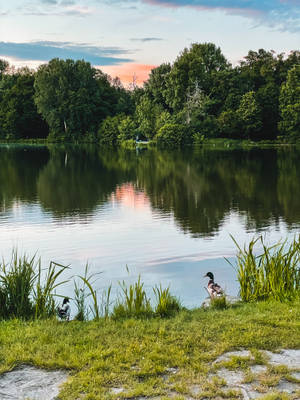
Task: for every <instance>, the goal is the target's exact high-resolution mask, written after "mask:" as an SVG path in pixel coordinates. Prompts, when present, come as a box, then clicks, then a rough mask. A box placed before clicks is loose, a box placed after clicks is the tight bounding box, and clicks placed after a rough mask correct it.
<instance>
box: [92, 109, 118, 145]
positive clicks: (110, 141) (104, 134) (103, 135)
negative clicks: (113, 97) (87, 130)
mask: <svg viewBox="0 0 300 400" xmlns="http://www.w3.org/2000/svg"><path fill="white" fill-rule="evenodd" d="M122 117H123V115H121V114H118V115H115V116H114V117H106V118H105V120H104V121H102V123H101V125H100V128H99V130H98V139H99V143H100V144H104V145H109V146H115V145H116V144H117V143H118V137H119V134H120V132H119V123H120V121H121V119H122Z"/></svg>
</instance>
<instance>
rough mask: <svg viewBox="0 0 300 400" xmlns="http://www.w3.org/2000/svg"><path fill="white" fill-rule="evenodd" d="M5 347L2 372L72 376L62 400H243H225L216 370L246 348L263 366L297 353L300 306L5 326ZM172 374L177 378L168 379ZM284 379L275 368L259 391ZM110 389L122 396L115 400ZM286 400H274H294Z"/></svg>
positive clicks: (0, 353) (0, 334)
mask: <svg viewBox="0 0 300 400" xmlns="http://www.w3.org/2000/svg"><path fill="white" fill-rule="evenodd" d="M0 343H1V346H0V360H1V363H0V372H4V371H8V370H11V369H12V368H14V367H16V366H17V365H19V364H23V363H26V364H32V365H36V366H40V367H43V368H47V369H55V368H64V369H67V370H68V371H69V372H70V378H69V379H68V381H67V382H66V383H65V384H64V385H63V387H62V389H61V393H60V399H61V400H74V399H85V400H87V399H90V400H91V399H93V400H98V399H101V400H102V399H103V400H110V399H117V398H118V399H123V398H126V399H130V398H131V399H134V398H137V397H138V396H147V397H151V396H153V397H154V396H158V398H161V399H170V398H171V395H170V393H173V394H174V396H175V397H174V398H175V399H180V398H181V399H183V397H182V396H192V393H191V390H192V389H191V388H192V387H193V386H194V385H198V386H199V388H200V394H199V395H197V396H196V398H199V399H201V398H202V399H203V398H209V399H218V398H219V399H220V398H230V399H240V397H239V394H238V393H237V392H233V391H232V392H231V393H229V394H228V393H227V394H226V388H225V387H224V382H223V381H222V379H219V378H213V379H209V374H210V373H213V372H215V370H216V366H215V365H214V364H212V362H213V361H214V360H215V359H216V358H217V357H218V356H220V355H221V354H222V353H224V352H227V351H231V350H234V349H239V348H245V349H249V350H250V351H251V353H252V354H253V356H254V357H255V358H258V360H259V362H260V363H263V364H264V363H266V361H265V360H264V359H263V358H262V357H261V356H260V355H259V350H264V349H266V350H278V349H281V348H299V346H300V302H299V300H295V301H294V302H285V303H281V302H258V303H247V304H239V305H236V306H232V307H229V308H228V309H225V310H203V309H196V310H193V311H188V310H183V311H180V312H179V313H177V314H176V316H175V317H173V318H168V319H161V318H151V319H136V318H131V319H123V320H113V319H104V318H100V319H99V320H98V321H86V322H79V321H70V322H59V321H57V320H55V319H48V320H35V321H20V320H10V321H2V322H0ZM252 364H253V360H250V359H247V358H243V359H239V358H237V357H236V358H234V359H233V360H232V361H231V364H230V365H231V368H232V369H242V370H243V371H247V368H248V367H249V366H250V365H252ZM168 368H174V369H175V371H176V373H174V374H172V373H168ZM286 374H287V371H286V369H284V368H283V369H280V368H279V369H278V368H277V369H271V368H269V369H268V371H267V373H265V375H264V376H262V377H261V382H260V387H261V388H262V389H263V390H268V392H267V393H271V392H272V390H273V386H272V385H274V384H275V383H276V382H277V381H278V379H280V377H281V376H283V377H284V376H286ZM112 388H124V392H122V393H120V394H118V395H113V394H112V392H111V389H112ZM266 388H267V389H266ZM268 388H269V389H268ZM262 395H263V393H262ZM180 396H181V397H180ZM272 396H273V394H272ZM274 396H275V394H274ZM278 396H279V395H278ZM280 396H281V397H270V395H269V399H277V398H278V399H292V397H289V396H288V397H284V396H283V395H280ZM193 397H194V396H193ZM267 398H268V397H267ZM294 398H295V397H294Z"/></svg>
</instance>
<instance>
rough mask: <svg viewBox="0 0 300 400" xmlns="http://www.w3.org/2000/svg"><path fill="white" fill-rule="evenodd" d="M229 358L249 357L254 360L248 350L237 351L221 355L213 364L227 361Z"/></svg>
mask: <svg viewBox="0 0 300 400" xmlns="http://www.w3.org/2000/svg"><path fill="white" fill-rule="evenodd" d="M231 357H249V358H250V359H251V360H254V357H253V356H252V354H251V352H250V351H249V350H237V351H229V352H228V353H224V354H222V355H221V356H220V357H218V358H217V359H216V360H215V361H214V364H215V363H219V362H221V361H229V360H230V359H231Z"/></svg>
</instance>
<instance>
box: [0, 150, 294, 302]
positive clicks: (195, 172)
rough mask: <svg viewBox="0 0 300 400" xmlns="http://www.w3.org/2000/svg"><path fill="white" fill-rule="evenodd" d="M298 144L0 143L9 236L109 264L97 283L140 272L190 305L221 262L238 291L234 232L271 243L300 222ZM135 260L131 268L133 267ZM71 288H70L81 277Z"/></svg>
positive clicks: (57, 254) (0, 217)
mask: <svg viewBox="0 0 300 400" xmlns="http://www.w3.org/2000/svg"><path fill="white" fill-rule="evenodd" d="M299 156H300V152H299V150H298V151H297V150H296V149H293V148H284V149H268V150H249V151H241V150H238V151H237V150H232V151H218V150H203V149H196V150H189V151H184V152H175V153H172V152H159V151H154V150H153V151H150V150H147V151H142V152H138V153H136V152H125V151H121V150H119V151H116V150H115V151H108V150H103V149H100V148H93V147H59V146H53V147H29V146H27V147H24V146H1V147H0V202H1V203H0V241H1V242H0V243H1V255H2V256H3V257H4V258H5V259H6V260H8V259H9V258H10V254H11V250H12V248H13V247H16V246H17V247H18V249H19V252H22V251H26V252H27V253H28V254H34V253H35V252H37V251H38V254H39V255H40V256H41V257H42V261H43V264H44V265H46V264H47V263H48V262H49V261H50V260H54V261H56V262H59V263H62V264H65V265H67V264H70V265H71V267H72V270H71V271H70V273H69V275H70V276H71V275H75V274H78V273H82V272H83V270H84V266H85V264H86V262H87V261H88V262H89V263H90V266H91V270H92V271H102V272H103V273H102V274H101V275H100V279H99V280H98V284H97V285H98V287H99V288H101V289H102V288H105V287H107V286H108V285H109V284H110V283H112V284H113V288H114V294H115V293H116V291H117V287H118V281H120V280H123V279H125V280H126V281H128V282H129V281H132V280H135V279H136V277H137V276H138V274H141V276H142V280H143V281H144V282H145V286H146V288H147V290H149V293H150V291H151V287H152V286H154V285H155V284H159V283H162V285H163V286H168V285H170V286H171V291H172V293H174V294H176V295H177V296H179V297H180V298H181V300H182V302H183V304H184V305H186V306H188V307H192V306H197V305H199V304H201V301H202V300H203V299H204V298H205V297H206V292H205V290H204V285H205V283H206V280H205V279H203V275H204V274H205V273H206V272H207V271H213V272H214V273H215V275H216V280H217V281H218V282H219V283H221V284H222V285H223V286H224V287H226V291H227V292H228V293H229V294H233V295H234V294H236V293H237V282H236V278H235V272H234V269H233V268H232V267H231V266H230V265H229V264H228V263H227V262H226V260H225V259H224V257H227V258H229V259H230V260H232V261H233V260H234V258H233V257H234V255H235V254H236V248H235V245H234V243H233V241H232V239H231V238H230V234H232V235H233V236H234V237H235V238H236V239H237V240H238V242H239V243H240V244H242V245H243V244H244V243H245V242H247V241H249V240H250V239H251V238H252V237H253V236H254V235H258V234H263V235H265V236H266V239H267V241H268V242H269V243H273V242H275V241H277V240H278V239H280V238H285V237H289V238H292V237H293V236H294V235H295V233H297V232H299V227H300V201H299V199H300V181H299V176H300V157H299ZM126 265H128V268H129V271H130V274H129V275H128V273H127V271H126ZM64 291H65V292H64V293H66V294H69V295H71V293H72V288H71V287H65V288H64Z"/></svg>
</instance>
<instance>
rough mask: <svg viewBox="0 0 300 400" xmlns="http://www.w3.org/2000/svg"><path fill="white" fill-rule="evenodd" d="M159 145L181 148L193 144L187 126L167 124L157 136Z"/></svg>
mask: <svg viewBox="0 0 300 400" xmlns="http://www.w3.org/2000/svg"><path fill="white" fill-rule="evenodd" d="M155 140H156V142H157V144H158V145H159V146H161V147H175V148H176V147H181V146H183V145H184V144H188V143H190V142H191V135H190V134H189V132H188V129H187V127H186V126H185V125H181V124H175V123H166V124H165V125H164V126H163V127H161V128H160V130H159V131H158V134H157V135H156V136H155Z"/></svg>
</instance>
